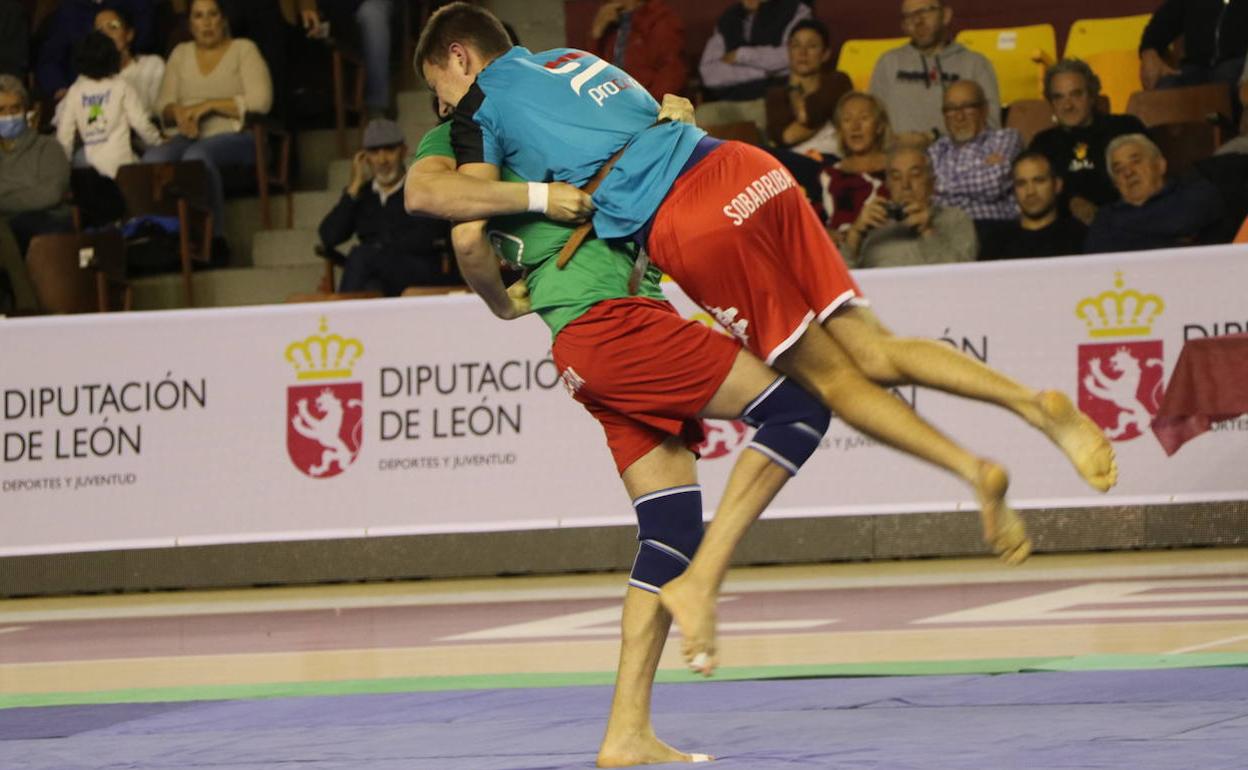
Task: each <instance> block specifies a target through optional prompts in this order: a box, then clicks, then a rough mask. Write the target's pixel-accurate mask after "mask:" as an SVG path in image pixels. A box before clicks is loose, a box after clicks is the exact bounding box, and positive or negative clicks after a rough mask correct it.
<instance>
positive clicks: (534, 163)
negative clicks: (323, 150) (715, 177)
mask: <svg viewBox="0 0 1248 770" xmlns="http://www.w3.org/2000/svg"><path fill="white" fill-rule="evenodd" d="M658 114H659V105H658V103H657V102H655V100H654V99H653V97H651V96H650V94H649V93H647V92H646V89H644V88H642V87H641V86H640V85H639V84H638V83H637V81H635V80H633V79H632V78H631V77H630V76H629V75H628V73H626V72H624V70H622V69H620V68H618V67H615V66H612V65H610V64H608V63H607V62H605V61H603V60H602V59H599V58H598V57H597V56H594V55H593V54H590V53H586V52H585V51H577V50H575V49H572V48H555V49H553V50H550V51H543V52H541V53H536V54H535V53H531V52H530V51H529V50H528V49H526V48H521V47H519V46H516V47H514V48H512V49H511V50H509V51H508V52H507V53H505V54H503V55H502V56H500V57H498V58H497V59H495V60H494V61H492V62H490V64H489V65H488V66H486V68H485V69H484V70H482V71H481V73H480V74H478V75H477V79H476V82H475V83H474V84H473V86H472V88H471V89H469V91H468V93H467V94H466V95H465V96H464V98H463V99H462V100H461V101H460V102H459V105H458V106H457V108H456V110H455V118H454V128H453V129H452V142H453V145H454V149H455V157H456V159H457V160H458V161H459V163H461V164H463V163H491V164H493V165H495V166H498V167H500V168H502V167H503V166H508V167H510V168H511V169H513V170H514V171H515V172H516V173H517V174H519V175H520V176H521V177H523V178H524V179H527V180H529V181H532V182H550V181H559V182H567V183H569V184H572V185H575V186H577V187H581V186H583V185H584V184H585V183H586V182H588V181H589V180H590V178H591V177H593V175H594V173H595V172H596V171H597V170H598V169H599V168H600V167H601V166H602V164H604V163H606V162H607V160H608V159H609V158H610V157H611V156H612V155H613V154H614V153H615V152H616V151H617V150H619V149H620V148H621V147H624V146H625V145H628V150H627V151H626V152H625V153H624V155H623V157H621V158H620V160H619V162H618V163H616V165H615V168H614V170H613V171H612V172H611V173H610V174H609V175H608V176H607V178H606V179H605V180H604V181H603V183H602V186H601V187H599V188H598V190H597V192H595V193H594V195H593V199H594V205H595V206H596V207H597V211H596V212H595V213H594V230H595V232H597V233H598V236H599V237H601V238H624V237H627V236H630V235H632V234H633V233H635V232H637V230H639V229H640V228H641V226H642V225H643V224H645V223H646V221H647V220H649V219H650V217H651V216H652V215H653V214H654V212H655V210H656V209H658V207H659V204H660V203H662V202H663V198H664V196H666V195H667V191H668V189H669V188H670V187H671V186H672V183H673V182H674V181H675V180H676V177H677V175H679V174H680V170H681V168H682V167H683V166H684V164H685V161H686V160H688V159H689V156H690V155H691V154H692V153H693V149H694V146H695V145H696V144H697V143H698V140H699V139H701V138H702V137H703V136H705V135H706V132H705V131H702V130H701V129H700V128H697V127H695V126H692V125H689V124H687V123H679V122H672V123H666V122H665V123H662V124H660V125H657V126H656V125H654V123H655V120H656V118H657V117H658ZM630 143H631V144H630Z"/></svg>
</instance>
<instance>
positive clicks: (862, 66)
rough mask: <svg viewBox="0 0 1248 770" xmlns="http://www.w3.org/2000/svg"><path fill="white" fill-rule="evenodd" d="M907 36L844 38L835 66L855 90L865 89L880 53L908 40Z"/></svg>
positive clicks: (869, 83)
mask: <svg viewBox="0 0 1248 770" xmlns="http://www.w3.org/2000/svg"><path fill="white" fill-rule="evenodd" d="M909 40H910V38H908V37H886V38H878V39H875V40H846V41H845V42H844V43H843V44H842V45H841V53H840V55H839V56H838V57H837V59H836V68H837V69H838V70H840V71H841V72H844V73H845V74H846V75H849V79H850V80H852V81H853V83H854V89H855V90H857V91H866V90H867V87H868V86H870V85H871V72H872V71H873V70H874V69H875V63H876V62H877V61H878V60H879V58H880V55H881V54H883V53H885V52H886V51H891V50H892V49H894V48H897V47H898V46H902V45H905V44H906V43H907V42H909Z"/></svg>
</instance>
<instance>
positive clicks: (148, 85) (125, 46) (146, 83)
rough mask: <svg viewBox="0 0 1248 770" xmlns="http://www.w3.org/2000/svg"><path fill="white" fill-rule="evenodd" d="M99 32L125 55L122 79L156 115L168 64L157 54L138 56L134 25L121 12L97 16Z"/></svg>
mask: <svg viewBox="0 0 1248 770" xmlns="http://www.w3.org/2000/svg"><path fill="white" fill-rule="evenodd" d="M95 29H96V31H97V32H103V33H104V34H105V35H108V36H109V38H111V39H112V41H113V43H114V44H115V45H116V46H117V51H118V53H120V54H121V79H122V80H124V81H126V82H127V83H129V84H130V85H131V86H133V87H134V90H135V91H136V92H138V94H139V98H140V99H141V100H142V102H143V109H144V110H145V111H146V112H148V113H149V114H151V115H155V114H156V99H157V97H158V96H160V83H161V81H162V80H164V77H165V60H164V59H162V58H161V57H159V56H156V55H155V54H135V52H134V34H135V33H134V22H133V21H131V20H130V16H129V14H127V13H126V12H125V11H124V10H122V9H120V8H106V9H104V10H103V11H100V12H99V13H97V14H96V15H95Z"/></svg>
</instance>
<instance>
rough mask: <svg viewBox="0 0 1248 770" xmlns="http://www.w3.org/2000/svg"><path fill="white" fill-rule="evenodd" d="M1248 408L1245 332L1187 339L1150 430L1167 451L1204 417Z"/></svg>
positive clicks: (1194, 431)
mask: <svg viewBox="0 0 1248 770" xmlns="http://www.w3.org/2000/svg"><path fill="white" fill-rule="evenodd" d="M1245 412H1248V334H1231V335H1227V336H1225V337H1203V338H1201V339H1195V340H1189V341H1188V342H1187V344H1185V345H1184V346H1183V352H1182V353H1180V354H1179V362H1178V363H1177V364H1175V367H1174V374H1172V375H1170V384H1169V385H1167V386H1166V395H1165V397H1164V398H1163V399H1162V402H1161V408H1160V409H1159V410H1158V411H1157V416H1156V417H1154V418H1153V433H1155V434H1156V435H1157V440H1158V441H1160V442H1161V446H1162V448H1163V449H1165V450H1166V454H1168V455H1172V454H1174V453H1175V452H1177V451H1179V447H1181V446H1183V445H1184V444H1185V443H1187V442H1188V441H1190V440H1191V439H1193V438H1195V437H1197V436H1199V435H1200V434H1202V433H1204V432H1205V431H1207V430H1209V425H1210V423H1214V422H1220V421H1222V420H1229V419H1231V418H1233V417H1237V416H1239V415H1241V414H1244V413H1245Z"/></svg>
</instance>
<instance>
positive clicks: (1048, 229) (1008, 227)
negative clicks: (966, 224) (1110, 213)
mask: <svg viewBox="0 0 1248 770" xmlns="http://www.w3.org/2000/svg"><path fill="white" fill-rule="evenodd" d="M1012 175H1013V178H1014V198H1015V200H1017V201H1018V209H1019V212H1020V214H1019V219H1018V221H1016V222H1009V223H1007V224H1005V225H1002V226H1000V227H998V228H996V231H995V232H993V233H992V235H991V237H990V238H989V239H988V240H986V241H985V242H984V244H983V246H982V247H981V248H980V250H979V258H980V259H981V260H985V259H1026V258H1030V257H1060V256H1065V255H1068V254H1082V253H1083V242H1084V240H1085V239H1086V238H1087V237H1088V228H1087V226H1086V225H1084V224H1083V223H1082V222H1080V221H1079V220H1077V219H1075V218H1074V217H1072V216H1071V215H1070V214H1068V213H1066V211H1065V210H1063V209H1062V206H1061V198H1060V196H1061V192H1062V178H1061V177H1060V176H1058V175H1057V174H1056V173H1054V171H1053V165H1052V164H1051V163H1050V162H1049V159H1048V158H1047V157H1045V156H1044V155H1043V154H1042V153H1039V152H1034V151H1028V152H1025V153H1023V154H1022V155H1019V156H1018V157H1017V158H1015V159H1014V164H1013V166H1012Z"/></svg>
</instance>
